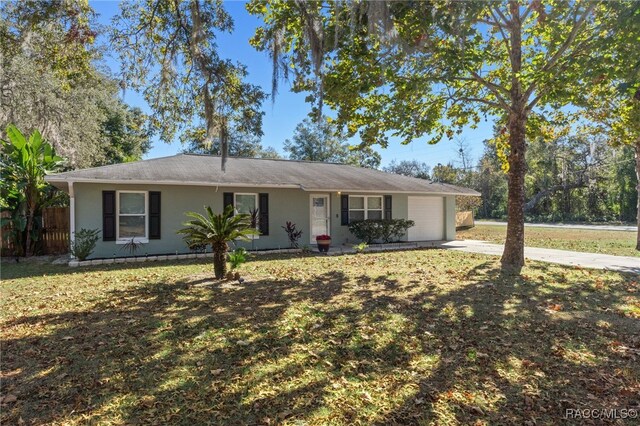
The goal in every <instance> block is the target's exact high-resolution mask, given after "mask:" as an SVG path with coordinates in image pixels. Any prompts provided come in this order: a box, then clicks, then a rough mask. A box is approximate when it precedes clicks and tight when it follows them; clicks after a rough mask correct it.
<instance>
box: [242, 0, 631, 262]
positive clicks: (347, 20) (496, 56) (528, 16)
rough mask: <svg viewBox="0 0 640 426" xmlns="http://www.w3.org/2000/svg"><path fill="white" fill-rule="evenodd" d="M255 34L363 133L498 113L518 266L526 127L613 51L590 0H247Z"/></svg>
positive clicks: (611, 20) (572, 92) (439, 127)
mask: <svg viewBox="0 0 640 426" xmlns="http://www.w3.org/2000/svg"><path fill="white" fill-rule="evenodd" d="M248 9H249V11H250V12H251V13H253V14H256V15H259V16H260V17H262V18H263V20H264V25H263V26H261V27H260V28H258V29H257V31H256V34H255V36H254V38H253V40H252V42H253V44H254V45H255V46H256V47H257V48H258V49H261V50H267V51H269V52H270V54H271V56H272V58H273V63H274V67H275V69H276V70H278V73H276V74H274V75H275V76H276V77H277V75H283V76H287V74H288V73H291V72H292V73H293V75H294V79H293V90H295V91H307V92H310V96H309V99H310V100H312V101H315V102H316V103H317V105H318V107H319V108H321V107H322V105H323V104H326V105H329V106H330V107H331V108H333V109H335V110H337V113H338V117H337V121H338V123H340V124H343V125H345V126H346V128H347V130H348V132H349V134H351V135H352V134H355V133H358V132H359V133H360V136H361V138H362V140H363V141H364V142H365V143H367V144H381V145H383V146H385V145H386V144H387V141H388V138H389V137H390V136H394V137H397V138H401V139H402V141H404V142H405V143H408V142H410V141H412V140H415V139H418V138H421V137H425V136H426V137H428V139H429V142H430V143H436V142H438V141H440V140H441V139H443V138H445V137H446V138H453V137H454V135H455V134H456V133H459V132H461V131H462V129H463V128H465V127H466V126H472V127H473V126H474V125H475V124H476V123H477V122H478V121H480V120H482V119H496V120H497V121H498V122H499V123H500V124H501V125H503V130H502V132H501V135H502V137H499V138H498V140H497V142H498V143H499V149H498V153H499V155H501V156H503V158H504V160H505V163H506V165H507V167H506V168H507V169H508V172H507V173H508V198H509V201H508V216H509V223H508V226H507V240H506V244H505V249H504V253H503V255H502V266H503V269H505V270H507V269H508V270H513V271H516V272H518V271H519V270H520V269H521V267H522V266H523V265H524V202H525V188H524V177H525V173H526V163H525V153H526V148H527V142H526V141H527V137H528V135H533V134H539V131H540V129H541V128H542V127H544V124H545V121H546V120H547V119H548V117H549V116H550V115H551V114H553V112H554V111H557V110H558V109H560V108H562V107H563V106H567V105H570V104H577V103H579V101H580V100H581V97H582V94H583V92H584V91H585V90H590V88H591V87H592V86H594V85H597V84H599V81H600V80H601V77H600V76H601V75H606V74H608V73H611V72H613V71H614V70H615V69H616V67H612V64H613V63H615V62H616V61H619V60H621V58H619V57H617V56H616V55H613V54H612V52H610V51H608V50H607V49H606V48H605V46H606V41H607V40H608V39H610V38H611V37H612V34H614V33H615V31H616V29H617V28H618V26H619V25H620V24H621V21H620V20H619V8H617V7H611V6H610V5H609V4H608V3H607V2H598V1H562V0H560V1H550V2H541V1H539V0H532V1H517V0H510V1H508V2H503V1H467V2H452V1H430V2H408V1H398V2H363V1H352V2H321V1H317V2H302V1H296V2H286V1H270V2H267V1H265V0H253V1H252V2H251V3H250V4H249V5H248Z"/></svg>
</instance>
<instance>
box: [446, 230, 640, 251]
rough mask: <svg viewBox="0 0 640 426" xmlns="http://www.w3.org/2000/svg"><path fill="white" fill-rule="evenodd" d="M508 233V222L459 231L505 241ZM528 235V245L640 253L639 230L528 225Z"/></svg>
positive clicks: (466, 235)
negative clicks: (501, 224)
mask: <svg viewBox="0 0 640 426" xmlns="http://www.w3.org/2000/svg"><path fill="white" fill-rule="evenodd" d="M506 233H507V228H506V226H498V225H478V226H475V227H474V228H471V229H467V230H461V231H458V232H457V238H458V239H459V240H465V239H467V240H484V241H488V242H491V243H499V244H504V241H505V237H506ZM524 239H525V245H527V246H528V247H541V248H552V249H560V250H572V251H581V252H587V253H602V254H612V255H614V256H638V257H640V252H639V251H638V250H636V233H635V232H624V231H598V230H593V231H592V230H588V229H558V228H538V227H527V228H526V229H525V232H524Z"/></svg>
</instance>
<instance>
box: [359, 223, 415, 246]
mask: <svg viewBox="0 0 640 426" xmlns="http://www.w3.org/2000/svg"><path fill="white" fill-rule="evenodd" d="M413 225H415V222H413V221H412V220H407V219H382V220H379V219H366V220H359V221H356V222H351V223H350V224H349V231H351V233H352V234H353V235H354V236H355V237H356V238H358V239H359V240H361V241H364V242H365V243H367V244H371V243H372V242H374V241H376V240H382V242H385V243H390V242H392V241H395V240H398V239H400V238H401V237H402V236H404V235H405V234H406V233H407V230H408V229H409V228H411V227H412V226H413Z"/></svg>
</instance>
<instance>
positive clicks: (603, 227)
mask: <svg viewBox="0 0 640 426" xmlns="http://www.w3.org/2000/svg"><path fill="white" fill-rule="evenodd" d="M475 224H476V225H494V226H507V222H493V221H483V220H477V221H476V222H475ZM524 226H525V227H527V228H562V229H590V230H593V231H624V232H636V231H637V230H638V227H637V226H628V225H572V224H570V223H525V224H524Z"/></svg>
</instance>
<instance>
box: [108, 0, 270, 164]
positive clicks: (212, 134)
mask: <svg viewBox="0 0 640 426" xmlns="http://www.w3.org/2000/svg"><path fill="white" fill-rule="evenodd" d="M232 30H233V19H232V18H231V16H230V15H229V13H228V12H227V11H226V10H225V8H224V5H223V4H222V1H220V0H217V1H203V0H189V1H180V0H171V1H166V0H136V1H126V2H122V3H121V4H120V13H119V14H118V15H117V16H116V17H115V18H114V21H113V30H112V37H111V40H112V42H113V46H114V47H115V49H116V50H117V52H118V53H119V56H120V60H121V63H122V81H123V82H126V85H127V86H128V87H132V88H134V89H136V90H140V91H142V94H143V96H144V98H145V100H146V101H147V103H148V104H149V106H150V107H151V110H152V111H153V114H152V115H151V124H152V125H153V127H154V128H155V129H156V130H157V131H158V134H159V137H160V139H162V140H163V141H165V142H168V143H170V142H173V141H174V139H175V138H176V136H177V134H178V133H183V132H191V131H194V130H197V129H199V128H201V127H204V128H205V129H206V133H205V136H204V140H203V141H202V145H203V146H204V147H207V148H208V147H210V146H211V145H212V144H214V143H218V144H219V146H220V152H221V154H222V168H223V170H224V165H225V160H226V156H227V153H228V140H229V134H230V133H231V132H236V133H251V134H256V135H262V129H261V127H262V115H263V113H262V111H261V110H260V107H261V104H262V100H263V99H264V97H265V94H264V92H263V91H262V90H261V89H260V88H259V87H257V86H255V85H252V84H250V83H247V82H246V81H245V78H246V76H247V71H246V67H245V66H244V65H242V64H239V63H234V62H232V61H231V60H228V59H224V58H222V57H221V56H220V55H219V53H218V49H217V44H216V40H217V36H218V35H219V34H220V33H229V32H231V31H232Z"/></svg>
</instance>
